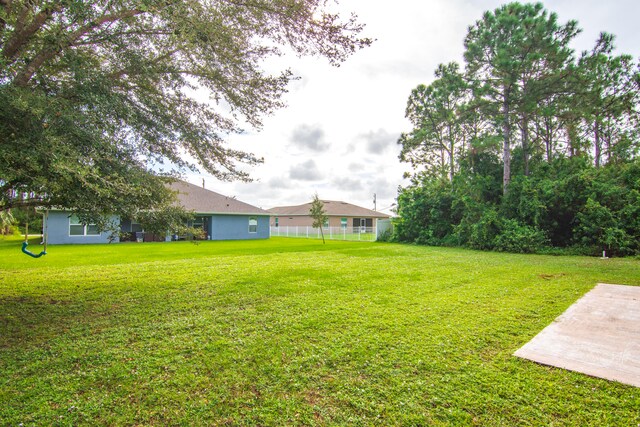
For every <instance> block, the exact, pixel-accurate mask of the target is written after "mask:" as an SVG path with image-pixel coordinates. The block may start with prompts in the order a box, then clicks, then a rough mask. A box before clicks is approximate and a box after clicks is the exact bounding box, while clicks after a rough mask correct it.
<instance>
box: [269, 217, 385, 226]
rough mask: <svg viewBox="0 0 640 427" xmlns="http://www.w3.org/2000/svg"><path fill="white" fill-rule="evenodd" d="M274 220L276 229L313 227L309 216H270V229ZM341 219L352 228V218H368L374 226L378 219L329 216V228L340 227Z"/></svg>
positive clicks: (273, 224)
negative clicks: (344, 219)
mask: <svg viewBox="0 0 640 427" xmlns="http://www.w3.org/2000/svg"><path fill="white" fill-rule="evenodd" d="M276 218H278V227H311V226H313V218H311V217H310V216H306V215H305V216H303V215H300V216H288V215H282V216H281V215H277V216H272V217H271V220H270V224H271V226H272V227H275V225H276ZM342 218H347V227H348V228H351V227H353V219H354V218H368V219H372V224H373V226H374V227H375V226H376V220H377V219H378V218H371V217H353V216H330V217H329V227H341V226H342Z"/></svg>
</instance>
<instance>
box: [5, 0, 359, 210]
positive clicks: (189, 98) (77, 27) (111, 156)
mask: <svg viewBox="0 0 640 427" xmlns="http://www.w3.org/2000/svg"><path fill="white" fill-rule="evenodd" d="M328 10H329V9H328V5H327V1H325V0H248V1H247V0H158V1H152V0H96V1H83V0H62V1H57V0H56V1H49V0H0V211H2V210H6V209H10V208H11V207H14V206H20V205H22V206H24V205H29V204H32V205H38V206H44V207H46V206H65V207H71V208H73V209H74V210H76V211H78V212H86V213H91V214H93V215H96V216H97V215H98V214H100V213H104V212H112V213H121V214H132V213H135V211H136V210H137V209H145V208H149V207H152V206H157V205H158V204H161V203H162V202H163V201H166V200H168V199H167V197H168V195H167V191H166V189H165V186H164V185H163V182H162V176H161V174H159V173H157V172H154V170H155V171H157V170H158V169H157V168H156V169H153V166H154V165H157V164H158V163H163V162H164V163H165V164H168V165H169V167H168V169H169V170H176V169H177V170H180V169H182V170H184V168H185V167H191V168H194V167H196V166H197V167H201V168H202V169H204V170H205V171H207V172H208V173H210V174H212V175H214V176H216V177H218V178H220V179H241V180H247V179H249V177H248V175H247V173H246V172H244V171H242V170H241V169H240V168H239V165H242V164H249V165H250V164H255V163H256V162H259V161H260V159H257V158H256V157H255V156H253V155H252V154H250V153H247V152H244V151H238V150H233V149H230V148H228V147H227V146H226V145H225V138H226V137H227V136H228V135H229V134H232V133H236V132H241V127H242V126H244V125H249V126H252V127H256V128H259V127H260V125H261V119H262V118H263V117H264V116H265V115H267V114H269V113H271V112H272V111H273V110H274V109H276V108H279V107H282V106H283V101H282V98H281V97H282V95H283V93H284V92H285V91H286V86H287V83H288V82H289V81H290V80H291V79H292V78H294V77H293V76H292V74H291V72H290V71H288V70H284V71H283V72H282V73H281V74H279V75H269V74H267V73H265V72H264V71H263V70H262V68H261V63H262V61H263V60H264V59H265V58H267V57H271V56H274V55H281V54H283V53H284V52H288V51H291V50H293V52H295V53H296V54H298V55H319V56H323V57H326V58H327V59H328V60H329V61H330V62H331V63H332V64H336V65H337V64H339V63H340V62H341V61H343V60H345V59H346V58H347V57H348V56H349V55H350V54H351V53H353V52H354V51H355V50H357V49H359V48H361V47H364V46H366V45H368V44H369V43H370V40H369V39H366V38H361V37H360V36H359V33H360V32H361V30H362V26H361V25H360V24H359V23H358V22H357V21H356V17H355V16H354V15H351V16H349V17H346V19H341V18H340V17H339V16H337V15H335V14H331V13H329V12H328ZM195 93H197V94H198V95H201V94H202V93H205V94H207V95H208V98H207V97H206V96H205V97H202V96H198V97H195V96H194V94H195ZM185 159H195V160H193V161H188V160H185ZM25 193H26V194H30V195H31V197H26V198H25V197H24V196H23V195H24V194H25Z"/></svg>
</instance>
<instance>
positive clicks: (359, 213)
mask: <svg viewBox="0 0 640 427" xmlns="http://www.w3.org/2000/svg"><path fill="white" fill-rule="evenodd" d="M322 203H323V204H324V211H325V212H326V214H327V216H328V217H329V221H328V222H327V223H325V224H324V226H325V227H339V228H343V229H348V230H353V231H358V230H362V231H364V230H365V229H369V230H370V229H371V228H373V227H375V225H376V220H378V219H389V218H390V215H387V214H384V213H382V212H377V211H373V210H371V209H366V208H362V207H360V206H356V205H352V204H351V203H346V202H340V201H333V200H322ZM310 209H311V202H309V203H305V204H304V205H297V206H278V207H275V208H271V209H267V211H268V212H269V213H270V214H271V226H272V227H299V226H301V227H311V226H312V225H313V218H312V217H311V216H310V215H309V210H310Z"/></svg>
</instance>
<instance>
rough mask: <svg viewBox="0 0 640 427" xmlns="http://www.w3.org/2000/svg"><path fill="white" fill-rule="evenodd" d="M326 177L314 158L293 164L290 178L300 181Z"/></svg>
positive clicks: (317, 179)
mask: <svg viewBox="0 0 640 427" xmlns="http://www.w3.org/2000/svg"><path fill="white" fill-rule="evenodd" d="M323 177H324V175H323V174H322V172H320V170H319V169H318V165H316V162H315V161H314V160H313V159H309V160H307V161H306V162H304V163H300V164H297V165H294V166H291V169H289V178H291V179H295V180H298V181H319V180H321V179H322V178H323Z"/></svg>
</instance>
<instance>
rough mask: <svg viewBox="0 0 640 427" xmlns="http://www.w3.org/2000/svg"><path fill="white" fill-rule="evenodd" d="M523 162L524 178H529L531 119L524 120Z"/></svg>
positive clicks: (524, 118) (522, 130) (525, 117)
mask: <svg viewBox="0 0 640 427" xmlns="http://www.w3.org/2000/svg"><path fill="white" fill-rule="evenodd" d="M521 134H522V160H523V162H524V176H529V118H528V117H527V116H526V115H525V116H524V117H523V118H522V129H521Z"/></svg>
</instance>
